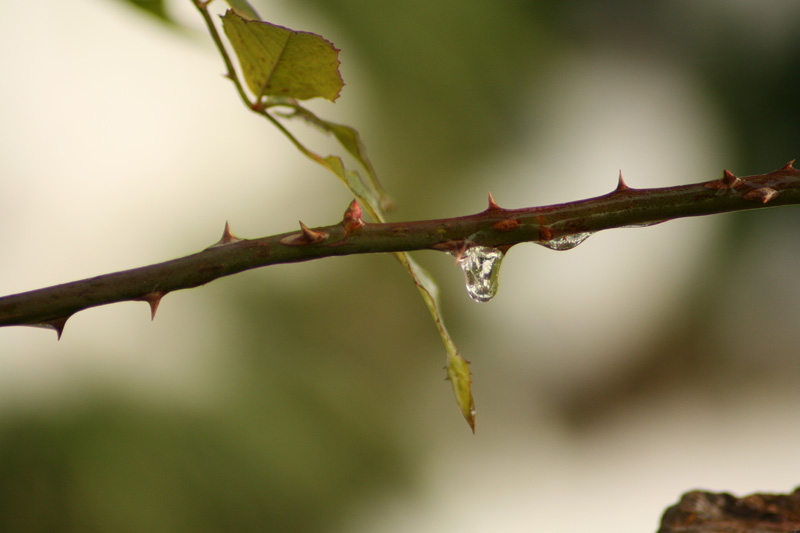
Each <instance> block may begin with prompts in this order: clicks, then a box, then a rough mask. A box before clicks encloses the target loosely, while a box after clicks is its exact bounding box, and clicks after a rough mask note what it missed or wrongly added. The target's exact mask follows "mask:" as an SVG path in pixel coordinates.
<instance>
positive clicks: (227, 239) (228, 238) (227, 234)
mask: <svg viewBox="0 0 800 533" xmlns="http://www.w3.org/2000/svg"><path fill="white" fill-rule="evenodd" d="M241 240H242V239H240V238H239V237H237V236H236V235H234V234H233V233H231V227H230V225H229V224H228V221H227V220H226V221H225V229H223V230H222V238H221V239H220V240H219V241H217V242H215V243H214V244H212V245H211V246H209V247H208V248H206V250H208V249H209V248H216V247H217V246H225V245H226V244H231V243H234V242H239V241H241Z"/></svg>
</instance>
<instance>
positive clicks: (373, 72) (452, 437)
mask: <svg viewBox="0 0 800 533" xmlns="http://www.w3.org/2000/svg"><path fill="white" fill-rule="evenodd" d="M218 3H219V5H218V6H216V8H217V9H218V10H219V12H221V10H222V9H223V5H222V3H221V1H218ZM253 4H254V5H255V6H256V7H257V9H258V10H259V11H260V13H261V15H262V17H263V18H265V19H266V20H269V21H271V22H274V23H277V24H281V25H284V26H288V27H291V28H294V29H301V30H306V31H313V32H316V33H320V34H322V35H324V36H325V37H326V38H328V39H329V40H331V41H333V42H334V44H335V45H336V46H337V47H338V48H340V49H342V52H341V54H340V59H341V61H342V67H341V71H342V74H343V77H344V79H345V82H346V86H345V88H344V90H343V92H342V95H341V98H340V99H339V101H338V102H337V103H336V104H335V105H332V104H330V103H327V102H312V103H311V104H310V107H312V108H313V109H314V110H315V111H317V112H319V113H320V114H321V116H323V117H325V118H327V119H330V120H334V121H339V122H343V123H346V124H350V125H353V126H355V127H357V128H358V129H359V130H360V131H361V133H362V135H363V137H364V139H365V141H366V143H367V146H368V149H369V151H370V154H371V157H372V159H373V162H374V163H375V165H376V167H377V169H378V172H379V175H380V176H381V178H382V180H383V183H384V185H385V186H386V188H387V189H388V190H389V191H390V192H391V193H392V194H393V196H394V198H395V199H396V202H397V209H396V211H395V212H394V213H393V214H392V218H393V220H413V219H424V218H439V217H447V216H457V215H464V214H469V213H474V212H477V211H480V210H482V209H484V208H485V206H486V194H487V191H491V192H492V194H493V195H494V198H495V199H496V201H497V202H498V203H499V204H500V205H501V206H503V207H508V208H516V207H525V206H533V205H542V204H549V203H558V202H565V201H571V200H577V199H582V198H588V197H591V196H597V195H600V194H605V193H607V192H609V191H610V190H612V189H613V187H614V186H615V185H616V179H617V174H618V172H619V171H620V170H622V172H623V174H624V175H625V179H626V181H627V182H628V184H629V185H631V186H632V187H661V186H670V185H678V184H685V183H691V182H698V181H705V180H710V179H715V178H717V177H719V176H720V175H721V172H722V170H723V168H728V169H730V170H731V171H732V172H734V173H735V174H737V175H747V174H756V173H762V172H767V171H770V170H773V169H775V168H778V167H780V166H782V165H783V164H785V163H786V162H787V161H789V160H791V159H794V158H797V157H800V129H798V124H800V106H798V98H797V95H798V87H800V43H799V42H798V39H797V27H798V23H800V3H796V2H785V1H781V0H762V1H761V2H750V1H747V0H727V1H724V2H723V1H714V0H703V1H700V2H696V1H692V2H689V1H682V0H679V1H674V0H673V1H663V0H662V1H655V2H636V1H607V2H593V1H589V0H582V1H581V0H579V1H573V2H563V1H553V0H545V1H537V2H520V1H516V2H515V1H510V0H505V1H499V2H498V1H492V2H489V1H487V0H468V1H467V0H461V1H458V2H456V1H455V0H439V1H436V2H430V1H427V0H425V1H423V0H405V1H401V2H392V3H385V2H364V1H358V0H301V1H294V2H288V1H283V0H263V1H261V2H257V1H254V2H253ZM165 5H166V13H167V15H168V17H169V19H170V20H171V21H173V22H170V23H168V22H164V21H162V20H159V19H158V18H156V17H153V16H152V15H150V14H148V13H145V12H144V11H142V10H139V9H136V8H133V7H131V6H130V5H129V4H127V3H124V2H121V1H117V0H74V1H71V2H60V1H57V0H40V1H38V2H21V1H17V2H5V3H4V4H3V16H2V17H0V43H2V48H0V50H2V51H0V64H1V65H2V70H3V73H4V74H3V76H2V82H1V83H0V117H2V122H1V123H0V136H2V137H1V140H2V142H0V227H2V230H0V249H1V250H2V256H1V257H2V261H0V293H1V294H11V293H16V292H22V291H26V290H32V289H36V288H40V287H44V286H48V285H53V284H57V283H63V282H68V281H73V280H75V279H81V278H86V277H91V276H95V275H99V274H103V273H107V272H111V271H116V270H123V269H128V268H133V267H137V266H142V265H145V264H150V263H155V262H160V261H164V260H168V259H172V258H175V257H178V256H182V255H187V254H190V253H194V252H196V251H198V250H201V249H203V248H205V247H207V246H209V245H210V244H212V243H214V242H216V241H217V240H218V239H219V236H220V235H221V233H222V228H223V225H224V223H225V221H226V220H227V221H229V222H230V224H231V227H232V230H233V232H234V233H235V234H236V235H238V236H240V237H245V238H255V237H259V236H264V235H270V234H275V233H281V232H285V231H290V230H292V229H294V228H296V227H297V226H296V225H297V220H298V219H301V220H303V221H304V222H305V223H307V224H309V225H311V226H315V225H324V224H330V223H333V222H335V221H337V220H339V219H340V217H341V214H342V212H343V211H344V209H345V208H346V207H347V204H348V203H349V201H350V200H351V197H350V195H349V194H348V193H347V191H346V190H345V189H344V188H343V187H342V186H341V185H340V184H339V182H338V181H337V180H336V179H335V178H334V177H333V176H332V175H330V174H327V173H326V172H325V171H324V170H323V169H321V168H318V167H317V166H315V165H314V164H312V163H311V162H309V161H308V160H306V159H304V158H303V157H302V156H301V155H300V154H299V153H297V152H296V151H295V150H294V149H293V147H292V146H291V145H290V144H289V143H288V141H286V140H285V139H284V138H283V137H282V136H281V135H280V134H279V133H278V132H277V131H275V130H274V128H272V127H270V125H269V124H268V123H266V121H264V120H259V118H258V117H256V116H255V115H252V114H251V113H248V112H247V111H246V109H245V108H244V107H243V106H242V104H241V102H240V101H239V100H238V98H237V96H236V93H235V91H234V89H233V87H232V85H231V84H230V83H229V82H228V81H226V80H225V79H224V78H223V77H222V76H221V74H222V73H223V65H222V62H221V60H220V58H219V56H218V53H217V51H216V50H215V49H214V47H213V45H212V43H211V41H210V38H209V37H208V35H207V33H206V32H205V30H204V28H203V26H202V24H201V20H200V17H199V15H198V13H197V12H196V11H195V10H194V8H193V7H192V5H191V3H190V2H189V0H175V1H170V2H167V3H166V4H165ZM299 126H300V125H299V124H298V125H297V126H296V127H295V129H296V130H297V127H299ZM297 131H298V132H299V131H300V130H297ZM303 135H305V133H303ZM307 138H308V139H309V142H310V143H311V144H312V145H313V146H316V147H317V148H318V149H319V150H320V151H324V150H326V149H327V148H325V147H326V146H329V145H328V144H325V143H327V142H328V141H326V140H325V139H317V138H316V137H313V136H309V137H307ZM317 142H318V143H319V144H314V143H317ZM799 229H800V209H796V208H792V207H786V208H781V209H773V210H758V211H755V212H750V213H740V214H730V215H724V216H715V217H707V218H700V219H683V220H677V221H671V222H669V223H666V224H662V225H659V226H655V227H651V228H647V229H624V230H615V231H610V232H606V233H600V234H598V235H595V236H593V237H592V238H591V239H589V240H588V241H586V242H585V243H584V244H582V245H581V246H580V247H578V248H577V249H575V250H572V251H569V252H553V251H550V250H547V249H545V248H541V247H537V246H534V245H520V246H517V247H515V248H514V249H513V250H512V251H511V252H510V253H509V256H508V257H507V258H506V260H505V262H504V266H503V272H502V276H501V288H500V292H499V294H498V296H497V297H496V298H495V299H494V300H493V301H491V302H489V303H487V304H476V303H474V302H473V301H472V300H470V299H469V297H468V296H467V294H466V292H465V291H464V288H463V277H462V274H461V272H460V271H459V270H458V269H457V268H456V267H455V266H454V265H453V261H452V258H449V257H447V256H444V255H443V254H438V253H434V252H422V253H418V254H416V255H415V257H417V258H418V260H419V261H420V262H421V263H422V264H423V265H424V266H426V267H427V268H428V269H430V270H431V271H432V272H433V273H434V275H435V276H436V278H437V279H438V281H439V283H440V286H441V289H442V305H443V309H444V312H445V318H446V320H447V322H448V325H449V329H450V330H451V334H452V335H453V337H454V339H455V341H456V343H457V345H458V346H459V348H460V350H461V352H462V354H463V355H464V356H465V357H466V358H467V359H469V360H470V361H471V362H472V365H471V368H472V371H473V381H474V393H475V398H476V403H477V408H478V419H477V433H476V434H475V436H472V435H471V434H470V432H469V429H468V427H467V424H466V423H464V421H463V419H462V418H461V415H460V414H459V412H458V409H457V407H456V404H455V401H454V399H453V395H452V390H451V388H450V386H449V384H448V383H445V382H444V381H443V378H444V375H445V374H444V371H443V370H442V365H443V364H444V359H445V352H444V349H443V347H442V345H441V342H440V340H439V338H438V335H437V333H436V330H435V327H434V325H433V323H432V322H431V320H430V318H429V316H428V313H427V310H426V309H425V307H424V305H423V303H422V301H421V299H420V298H419V296H418V294H417V291H416V290H415V289H414V286H413V284H412V282H411V280H410V279H409V278H408V276H407V275H405V274H404V272H403V270H402V268H401V267H400V266H399V265H398V264H397V262H396V261H395V260H394V259H393V258H392V257H390V256H378V255H376V256H363V257H347V258H336V259H326V260H321V261H316V262H312V263H308V264H297V265H289V266H274V267H270V268H266V269H260V270H256V271H251V272H247V273H243V274H240V275H237V276H234V277H231V278H227V279H222V280H217V281H215V282H213V283H211V284H209V285H207V286H205V287H202V288H198V289H194V290H191V291H181V292H178V293H173V294H169V295H168V296H167V297H166V298H164V301H163V302H162V303H161V307H160V309H159V311H158V315H157V317H156V319H155V321H153V322H151V321H150V319H149V309H148V308H147V305H146V304H144V303H141V302H139V303H123V304H117V305H113V306H106V307H101V308H96V309H91V310H88V311H85V312H81V313H79V314H77V315H75V316H74V317H72V318H71V319H70V320H69V322H68V323H67V325H66V329H65V331H64V335H63V337H62V339H61V341H60V342H56V336H55V334H54V333H52V332H49V331H45V330H39V329H34V328H4V329H0V529H1V530H3V531H82V532H83V531H117V532H139V531H151V532H161V531H163V532H172V531H197V532H203V531H208V532H216V531H320V532H323V531H324V532H328V531H332V532H365V533H366V532H375V531H381V532H405V531H439V532H450V531H453V532H455V531H458V532H483V531H548V532H565V533H566V532H573V531H576V530H583V529H589V528H591V530H592V531H598V532H605V531H608V532H611V531H613V532H631V533H633V532H643V531H655V530H656V529H657V525H658V521H659V519H660V515H661V513H662V511H663V510H664V509H665V508H666V507H667V506H669V505H671V504H673V503H674V502H676V501H677V499H678V497H679V496H680V494H681V493H683V492H685V491H687V490H690V489H694V488H703V489H709V490H715V491H731V492H734V493H736V494H739V495H743V494H747V493H750V492H755V491H767V492H785V491H790V490H792V489H793V488H794V487H795V486H797V485H800V449H798V445H797V443H798V442H800V423H798V422H800V415H798V409H797V406H798V405H800V387H798V386H797V382H798V379H800V357H798V352H799V351H800V328H798V327H797V321H798V319H799V318H800V280H799V279H798V277H797V272H798V269H800V246H798V244H800V231H798V230H799Z"/></svg>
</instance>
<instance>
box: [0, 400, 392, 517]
mask: <svg viewBox="0 0 800 533" xmlns="http://www.w3.org/2000/svg"><path fill="white" fill-rule="evenodd" d="M99 400H102V399H99ZM96 405H97V407H93V408H89V409H83V410H77V411H75V412H73V413H71V414H63V415H61V416H57V417H54V416H50V417H39V418H25V419H22V418H19V419H17V420H7V421H5V422H3V423H2V425H1V426H0V531H4V532H17V531H25V532H27V533H30V532H45V531H47V532H49V531H58V532H72V531H75V532H77V531H80V532H91V531H115V532H142V531H147V532H151V533H152V532H172V531H192V532H211V531H214V532H216V531H237V532H241V531H326V530H330V529H331V526H332V525H333V524H336V523H337V522H338V521H339V519H340V518H341V516H342V515H343V513H344V512H346V511H347V510H348V509H349V508H350V506H351V504H352V501H353V500H354V499H355V497H356V496H357V495H358V494H362V493H363V492H364V491H365V490H367V489H368V488H369V485H370V484H374V482H375V479H376V477H381V476H385V475H386V469H385V468H384V465H386V464H388V463H389V462H391V461H387V459H388V457H387V456H386V454H387V452H388V453H389V454H390V455H391V452H389V451H388V450H387V448H385V447H383V446H381V445H380V444H379V443H376V441H375V439H371V438H363V437H359V436H358V435H356V434H353V433H352V432H348V431H346V430H345V431H337V428H336V427H335V426H336V421H335V420H328V422H327V423H326V422H325V421H320V420H316V421H315V422H316V424H317V425H316V426H315V427H314V428H313V430H312V431H309V430H308V428H305V429H304V428H299V429H298V428H296V427H295V428H294V430H293V429H292V427H291V424H289V425H288V426H287V425H284V426H282V427H281V426H280V424H274V423H273V422H274V421H273V420H269V415H268V414H266V413H265V412H264V411H263V410H262V411H257V412H251V413H248V414H244V413H239V415H238V417H237V418H235V419H230V418H229V417H223V416H214V415H204V416H197V415H187V414H186V413H175V412H172V413H168V412H153V411H146V410H144V409H142V408H136V407H132V406H130V405H113V404H111V405H110V404H109V403H108V402H104V401H97V402H96ZM276 426H278V427H276ZM275 431H278V432H279V433H275ZM310 433H315V434H316V438H314V435H311V434H310ZM287 441H293V442H287ZM326 441H327V442H329V443H330V444H331V445H326ZM293 448H294V449H293ZM296 448H300V450H297V449H296ZM287 449H293V450H292V452H291V453H289V452H287ZM390 477H391V476H390Z"/></svg>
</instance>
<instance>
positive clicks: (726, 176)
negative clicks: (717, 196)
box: [703, 169, 744, 191]
mask: <svg viewBox="0 0 800 533" xmlns="http://www.w3.org/2000/svg"><path fill="white" fill-rule="evenodd" d="M743 183H744V181H743V180H741V179H739V178H737V177H736V176H734V174H733V172H731V171H730V170H728V169H725V170H723V171H722V178H720V179H718V180H714V181H709V182H708V183H705V184H704V185H703V187H705V188H706V189H714V190H717V191H724V190H729V189H731V190H732V189H735V188H736V187H739V186H740V185H742V184H743Z"/></svg>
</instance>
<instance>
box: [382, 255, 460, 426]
mask: <svg viewBox="0 0 800 533" xmlns="http://www.w3.org/2000/svg"><path fill="white" fill-rule="evenodd" d="M395 255H396V256H397V258H398V259H399V260H400V262H401V263H402V264H403V266H404V267H406V270H408V273H409V274H411V277H412V278H413V279H414V283H415V284H416V285H417V289H419V292H420V294H421V295H422V299H423V300H424V301H425V305H427V306H428V311H430V313H431V316H432V317H433V321H434V322H435V323H436V328H437V329H438V330H439V335H440V336H441V337H442V342H443V343H444V347H445V349H446V350H447V364H446V365H445V368H446V369H447V379H449V380H450V383H451V384H452V385H453V392H454V393H455V395H456V403H457V404H458V408H459V410H461V414H462V415H463V416H464V419H465V420H466V421H467V424H469V427H470V429H472V432H473V433H475V413H476V411H475V400H474V399H473V397H472V378H470V372H469V362H467V360H466V359H464V358H463V357H461V355H460V354H459V353H458V349H457V348H456V345H455V343H454V342H453V339H451V338H450V334H449V333H448V332H447V328H445V327H444V320H443V319H442V315H441V312H440V311H439V297H438V296H439V294H438V293H439V291H438V287H437V286H436V283H435V282H434V281H433V280H432V279H431V277H430V275H429V274H428V273H427V272H426V271H425V270H424V269H423V268H422V267H420V266H419V265H418V264H417V263H416V261H414V260H413V259H411V256H409V255H408V254H406V253H398V254H395Z"/></svg>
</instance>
